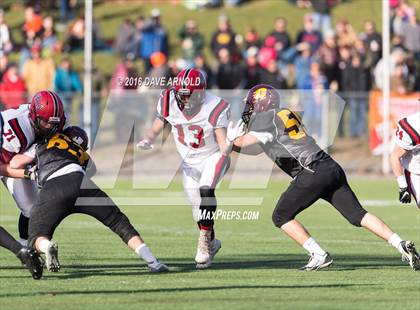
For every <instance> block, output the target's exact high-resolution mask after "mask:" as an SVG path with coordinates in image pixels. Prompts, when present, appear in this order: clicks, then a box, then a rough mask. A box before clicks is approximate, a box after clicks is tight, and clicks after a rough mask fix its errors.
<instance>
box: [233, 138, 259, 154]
mask: <svg viewBox="0 0 420 310" xmlns="http://www.w3.org/2000/svg"><path fill="white" fill-rule="evenodd" d="M260 143H261V142H260V140H258V139H257V138H256V137H255V136H253V135H250V134H246V135H244V136H242V137H239V138H237V139H236V140H235V141H234V143H233V151H235V152H237V153H241V154H246V155H258V154H261V153H262V152H263V149H262V147H261V145H260Z"/></svg>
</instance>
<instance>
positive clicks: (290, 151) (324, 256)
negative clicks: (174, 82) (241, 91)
mask: <svg viewBox="0 0 420 310" xmlns="http://www.w3.org/2000/svg"><path fill="white" fill-rule="evenodd" d="M242 121H243V122H244V123H245V124H246V126H247V133H246V134H245V135H243V136H241V137H239V138H237V139H236V140H235V142H234V145H235V148H234V150H235V151H238V152H241V153H245V154H251V155H256V154H259V153H261V152H265V153H266V154H267V156H269V157H270V158H271V159H272V160H273V161H274V162H275V163H276V165H277V166H278V167H279V168H280V169H282V170H283V171H284V172H286V173H287V174H288V175H289V176H291V177H292V178H293V180H292V181H291V183H290V185H289V187H288V188H287V190H286V191H285V192H284V193H283V194H282V195H281V197H280V199H279V201H278V202H277V205H276V208H275V209H274V212H273V217H272V219H273V222H274V224H275V225H276V226H277V227H279V228H281V229H282V230H283V231H284V232H285V233H286V234H287V235H288V236H289V237H290V238H292V239H293V240H295V241H296V242H297V243H298V244H300V245H301V246H302V247H303V248H305V249H306V250H307V251H308V252H309V254H310V259H309V262H308V263H307V265H305V266H304V267H302V268H301V269H302V270H318V269H321V268H325V267H328V266H329V265H331V263H332V261H333V260H332V258H331V256H330V255H329V254H328V252H326V251H325V250H323V249H322V248H321V246H320V245H319V244H318V243H317V242H316V241H315V240H314V238H312V237H311V235H310V234H309V232H308V231H307V230H306V229H305V228H304V227H303V225H302V224H301V223H300V222H298V221H297V220H296V219H295V217H296V216H297V215H298V214H299V213H300V212H302V211H303V210H305V209H306V208H308V207H310V206H311V205H312V204H313V203H315V201H317V200H318V199H320V198H322V199H324V200H326V201H328V202H329V203H331V204H332V205H333V206H334V208H336V209H337V210H338V211H339V212H340V213H341V214H342V215H343V216H344V217H345V218H346V219H347V221H349V222H350V223H351V224H352V225H354V226H358V227H360V226H362V227H364V228H366V229H368V230H369V231H371V232H373V233H374V234H376V235H377V236H379V237H381V238H382V239H384V240H386V241H388V243H390V244H391V245H392V246H394V247H395V248H396V249H397V250H398V251H399V252H400V253H401V255H402V258H403V260H407V261H408V262H409V264H410V266H411V267H412V268H413V269H414V270H419V269H420V257H419V254H418V253H417V251H416V249H415V246H414V243H412V242H411V241H404V240H402V239H401V238H400V237H399V236H398V235H397V234H396V233H394V232H393V231H392V230H391V229H390V228H389V227H388V226H387V225H386V224H385V223H384V222H383V221H382V220H380V219H379V218H378V217H376V216H375V215H373V214H371V213H368V212H367V211H366V210H365V209H363V207H362V206H361V205H360V202H359V200H358V199H357V197H356V195H355V194H354V192H353V191H352V189H351V188H350V186H349V184H348V183H347V179H346V175H345V173H344V171H343V169H342V168H341V167H340V165H339V164H338V163H336V162H335V161H334V160H333V159H332V158H331V157H330V156H329V155H328V154H327V153H325V152H324V151H323V150H322V149H321V148H320V147H319V146H318V145H317V144H316V142H315V140H314V139H313V138H312V137H311V136H309V135H308V134H307V132H306V131H305V128H304V126H303V124H302V119H301V117H300V115H299V114H298V113H296V112H294V111H291V110H290V109H285V108H280V98H279V94H278V92H277V90H275V89H274V88H273V87H272V86H270V85H257V86H254V87H253V88H252V89H251V90H250V91H249V92H248V95H247V97H246V98H245V110H244V112H243V114H242Z"/></svg>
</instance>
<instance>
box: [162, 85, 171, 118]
mask: <svg viewBox="0 0 420 310" xmlns="http://www.w3.org/2000/svg"><path fill="white" fill-rule="evenodd" d="M169 95H170V89H166V90H165V92H164V93H163V100H162V101H163V102H162V116H163V117H168V116H169Z"/></svg>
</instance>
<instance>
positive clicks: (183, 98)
mask: <svg viewBox="0 0 420 310" xmlns="http://www.w3.org/2000/svg"><path fill="white" fill-rule="evenodd" d="M177 99H178V103H179V105H180V107H181V109H182V111H183V112H184V113H185V114H187V115H191V114H194V112H195V111H196V109H197V108H198V107H200V106H201V105H202V104H203V103H204V99H205V92H204V90H194V91H193V92H192V93H191V94H190V90H189V89H180V90H179V91H178V93H177Z"/></svg>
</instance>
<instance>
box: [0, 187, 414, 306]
mask: <svg viewBox="0 0 420 310" xmlns="http://www.w3.org/2000/svg"><path fill="white" fill-rule="evenodd" d="M286 185H287V183H286V182H283V181H275V182H272V183H270V185H269V188H268V189H267V190H255V191H249V190H246V191H242V193H241V196H247V195H253V196H256V195H258V194H262V195H263V197H264V203H263V205H262V206H259V207H256V206H255V207H227V206H226V207H222V208H223V209H224V210H255V211H260V215H259V219H258V220H253V221H227V220H225V221H219V222H218V223H217V235H218V238H220V239H221V240H222V242H223V247H222V249H221V251H220V252H219V254H218V255H217V257H216V260H215V263H214V265H213V268H212V269H209V270H201V271H196V270H195V269H194V265H193V257H194V254H195V245H196V237H197V231H196V228H195V227H196V226H195V225H194V224H193V222H192V221H191V218H190V208H189V207H187V206H172V207H168V206H156V207H134V206H129V207H122V209H123V210H124V211H125V212H126V213H127V215H128V216H129V218H130V219H131V221H132V222H133V223H134V224H135V226H136V227H138V228H140V230H141V233H142V235H143V236H144V237H145V239H146V241H147V243H148V244H149V246H150V247H151V249H152V250H153V251H154V253H155V254H156V255H157V256H158V257H159V258H160V259H161V260H162V261H164V262H166V263H167V264H168V265H169V266H170V268H171V270H172V272H170V273H168V274H159V275H155V274H150V273H148V272H147V269H146V268H145V266H144V265H143V264H142V263H141V262H139V260H138V258H137V257H136V256H135V255H134V254H132V253H131V252H130V251H129V250H128V249H127V248H126V247H125V245H124V244H123V243H122V242H120V240H119V239H118V237H116V236H114V235H113V234H112V233H111V232H109V231H108V230H107V229H106V228H103V227H101V225H100V224H98V223H96V222H95V221H94V220H92V219H90V218H88V217H86V216H82V215H74V216H72V217H70V218H68V219H67V220H66V221H65V222H64V223H63V225H62V226H61V227H59V229H58V230H57V233H56V235H55V239H56V240H57V242H58V243H59V245H60V258H61V263H62V270H61V271H60V273H57V274H51V273H45V277H44V279H43V280H41V281H34V280H32V279H31V278H30V277H29V274H28V273H27V271H26V270H24V269H22V268H20V267H19V266H18V264H17V263H18V262H17V260H16V259H15V257H13V256H12V255H11V254H9V253H8V252H6V251H4V250H3V249H1V250H0V308H1V309H2V310H6V309H168V308H170V309H208V308H211V309H246V308H248V309H255V308H273V309H274V308H275V309H288V308H290V309H309V308H311V309H313V308H318V309H337V308H341V309H384V308H386V309H392V308H394V309H419V307H420V294H419V291H420V273H415V272H414V271H412V270H411V269H410V268H408V267H407V266H405V265H404V264H403V263H401V261H400V259H399V257H398V255H396V253H395V251H394V249H393V248H392V247H390V246H389V245H387V244H386V243H385V242H383V241H381V240H379V239H377V238H376V237H374V236H373V235H371V234H368V233H367V232H365V231H363V230H362V229H357V228H354V227H352V226H350V225H348V224H347V223H346V222H345V220H344V219H343V218H341V217H340V216H339V214H338V213H337V212H336V211H335V210H334V209H332V208H330V207H328V206H327V205H325V204H323V203H319V204H318V205H317V206H315V207H313V208H310V209H309V210H307V211H306V212H304V213H303V214H302V215H301V216H300V219H301V220H302V221H303V223H305V224H306V225H307V227H308V228H309V229H310V231H311V232H312V233H313V234H314V236H315V237H316V238H317V239H318V241H319V242H320V243H321V244H322V245H323V246H324V247H325V248H327V249H328V250H329V251H330V253H331V254H332V255H333V257H334V259H335V262H334V265H333V266H332V267H331V268H329V269H328V270H325V271H319V272H311V273H305V272H300V271H297V270H296V268H298V267H300V266H301V265H303V264H304V263H306V259H307V258H306V256H305V253H304V251H303V250H302V249H301V248H299V247H298V246H296V245H295V244H294V243H293V242H292V241H290V240H289V239H287V238H286V237H285V236H284V235H283V234H282V233H281V232H279V231H278V230H277V229H276V228H274V226H273V225H272V224H271V212H272V209H273V203H274V201H275V200H276V198H277V196H278V193H279V191H280V190H283V189H284V188H285V186H286ZM352 185H353V186H354V189H355V191H356V193H357V194H358V195H359V197H360V198H361V199H362V200H367V201H368V202H370V203H372V202H375V201H376V202H378V201H379V200H381V201H384V203H385V204H386V206H375V203H373V205H372V206H370V207H367V209H368V210H370V211H371V212H373V213H376V214H378V215H379V216H381V217H382V218H383V219H384V220H385V221H386V222H387V223H389V224H390V225H391V226H392V227H393V228H394V229H395V230H396V231H398V232H399V234H400V235H401V236H402V237H403V238H407V239H411V240H413V241H417V243H418V244H419V245H420V226H419V219H420V217H419V211H418V210H417V209H416V208H415V207H414V206H410V207H407V206H400V205H398V204H397V203H392V202H393V201H394V198H395V194H396V189H395V184H394V183H393V182H392V181H387V180H379V181H366V180H364V181H362V180H353V182H352ZM128 189H129V188H128V185H127V184H125V183H120V185H119V188H118V189H116V190H114V191H110V192H111V193H112V194H113V195H115V196H119V195H120V196H127V195H138V194H139V192H136V191H132V190H128ZM2 190H3V189H2ZM171 190H175V191H177V190H179V187H178V185H176V184H175V185H174V186H172V187H171ZM239 192H241V191H237V192H236V193H235V194H236V195H237V194H238V193H239ZM154 194H155V193H154ZM224 194H226V195H229V193H227V192H226V191H225V188H221V189H220V190H219V195H220V196H221V195H224ZM1 195H2V196H1V209H0V224H1V225H3V226H5V227H6V228H7V229H9V230H10V231H11V232H13V233H14V234H16V219H17V215H18V212H17V208H16V207H14V206H13V203H12V202H11V200H10V198H9V197H8V195H7V194H6V193H5V192H4V191H2V192H1ZM165 195H167V193H166V194H165Z"/></svg>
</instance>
